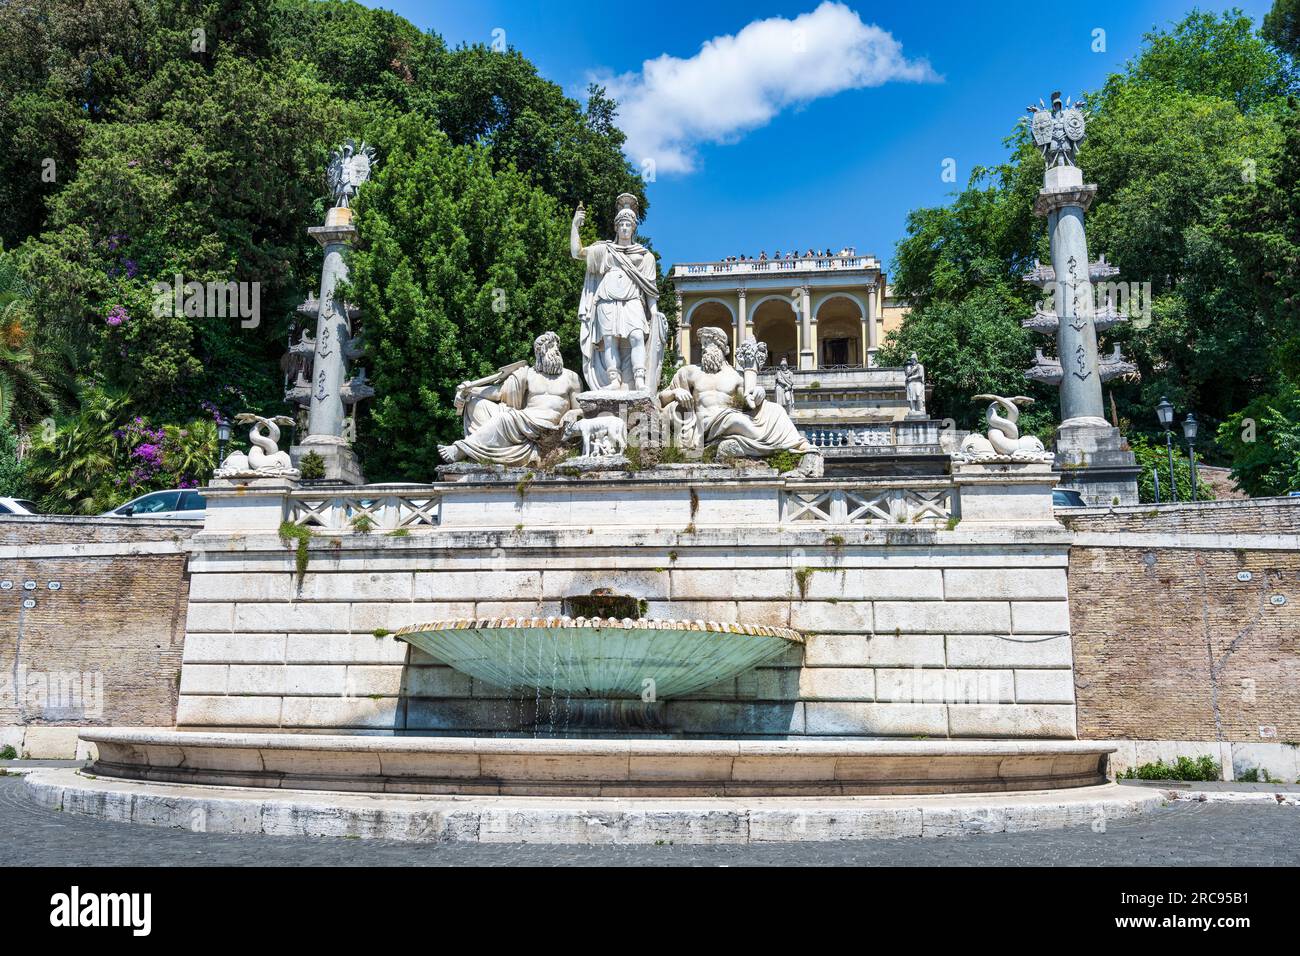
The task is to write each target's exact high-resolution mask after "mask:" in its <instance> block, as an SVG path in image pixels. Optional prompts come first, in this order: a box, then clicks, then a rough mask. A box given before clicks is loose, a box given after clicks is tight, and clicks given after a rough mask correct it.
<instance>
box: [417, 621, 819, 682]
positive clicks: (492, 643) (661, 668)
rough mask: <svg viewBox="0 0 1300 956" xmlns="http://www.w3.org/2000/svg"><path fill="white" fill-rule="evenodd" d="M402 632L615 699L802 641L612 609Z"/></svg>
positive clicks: (458, 658)
mask: <svg viewBox="0 0 1300 956" xmlns="http://www.w3.org/2000/svg"><path fill="white" fill-rule="evenodd" d="M395 636H396V637H398V638H399V639H401V640H404V641H406V642H407V643H409V644H411V645H412V646H414V647H418V648H419V649H420V650H422V651H424V652H425V653H426V654H428V655H429V656H431V657H433V658H434V659H436V660H439V661H442V662H444V663H446V664H449V665H450V666H452V667H454V668H455V669H456V670H458V671H462V672H464V673H466V674H469V675H470V676H471V677H475V678H478V679H479V680H482V681H486V682H488V683H489V684H494V685H496V686H497V687H501V688H508V689H511V690H519V691H522V690H527V691H530V692H531V691H533V690H535V689H540V690H541V691H543V692H547V693H555V694H563V695H565V696H569V697H579V698H582V697H588V698H601V699H609V700H647V699H648V700H657V699H663V698H669V697H680V696H681V695H683V694H690V693H693V692H695V691H697V690H701V689H702V688H705V687H708V686H709V685H710V684H715V683H717V682H718V681H722V680H726V679H727V678H729V677H735V676H736V675H737V674H740V673H743V672H744V671H746V670H748V669H749V668H751V667H754V666H755V665H757V664H762V663H764V662H766V661H769V660H772V659H773V658H774V657H777V656H779V655H780V654H781V653H782V652H784V651H785V650H787V649H788V648H790V647H792V646H797V645H800V644H802V643H803V635H801V634H800V633H799V632H798V631H795V630H791V629H790V628H788V627H766V626H760V625H748V624H724V623H718V622H716V621H678V620H658V619H646V618H638V619H635V620H633V619H631V618H621V619H619V618H612V617H611V618H601V617H590V618H588V617H532V618H510V617H503V618H491V619H484V620H459V621H434V622H431V623H428V624H412V625H410V626H408V627H404V628H402V629H401V630H400V631H398V632H397V634H396V635H395ZM647 694H649V695H651V696H647Z"/></svg>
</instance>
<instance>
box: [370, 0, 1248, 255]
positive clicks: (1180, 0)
mask: <svg viewBox="0 0 1300 956" xmlns="http://www.w3.org/2000/svg"><path fill="white" fill-rule="evenodd" d="M370 5H371V6H383V7H386V8H388V9H392V10H395V11H396V12H397V13H399V14H401V15H403V16H405V17H406V18H408V19H409V20H411V21H412V22H413V23H415V24H416V25H418V26H419V27H421V28H423V29H432V30H434V31H436V32H437V33H439V34H441V35H442V36H443V37H444V38H445V39H446V40H447V42H448V43H449V44H452V45H457V44H460V43H475V42H482V43H491V42H492V41H493V39H494V37H503V38H504V40H505V42H507V43H509V44H510V45H511V46H514V47H516V48H517V49H519V50H520V51H521V52H523V53H524V54H525V55H526V56H527V57H528V58H529V59H531V60H532V61H533V62H534V63H535V64H537V67H538V69H539V71H540V72H541V73H542V75H543V76H545V77H547V78H548V79H550V80H552V81H553V82H555V83H558V84H559V85H560V86H562V87H563V88H564V89H565V90H566V91H567V92H569V93H570V94H571V95H575V96H581V95H582V93H583V91H584V90H585V88H586V84H587V82H588V81H589V79H590V78H592V77H593V76H595V77H600V78H605V79H607V80H608V81H609V83H610V85H611V89H612V90H613V91H615V92H616V93H617V94H618V95H619V99H620V101H621V102H623V103H624V104H626V108H625V110H624V113H625V116H626V119H627V122H625V123H624V124H623V125H624V128H625V129H628V130H629V132H632V133H633V134H634V135H633V140H635V142H631V143H630V144H629V146H630V152H631V153H633V155H630V156H629V159H631V160H632V161H633V162H634V163H635V164H636V165H638V166H640V165H641V164H642V163H643V162H644V161H645V160H646V159H647V158H652V159H654V161H655V166H654V175H655V179H654V181H653V182H651V183H649V185H648V187H647V188H648V195H649V199H650V204H651V205H650V211H649V216H648V218H647V220H646V223H645V226H644V232H645V233H646V234H647V235H649V236H650V237H652V238H653V240H654V243H655V247H656V249H657V250H658V251H659V252H660V254H661V255H662V256H663V258H664V261H665V264H668V263H674V262H690V261H699V260H709V259H716V258H720V257H722V256H724V255H732V254H739V253H742V252H743V253H746V254H749V255H757V254H758V252H759V251H760V250H763V249H766V250H767V252H768V254H769V255H770V254H771V253H772V252H773V251H774V250H775V249H777V248H780V249H782V250H787V249H789V248H791V247H792V246H797V247H798V248H800V249H806V248H808V247H814V248H817V247H826V246H832V247H835V248H837V249H838V248H839V247H841V246H846V245H852V246H856V248H857V250H858V252H860V253H872V254H874V255H877V256H879V257H880V258H881V259H882V260H883V261H884V262H885V263H886V265H888V264H889V262H890V261H892V258H893V252H894V245H895V243H896V242H897V241H898V239H899V238H900V237H901V236H902V234H903V230H904V225H905V221H906V216H907V213H908V211H909V210H911V209H914V208H916V207H918V206H926V205H936V204H941V203H943V202H944V201H945V200H946V197H947V196H948V195H949V194H950V193H951V192H952V190H953V188H954V184H953V183H951V182H945V181H944V180H943V178H942V172H943V169H944V161H945V160H946V159H951V160H953V161H954V162H955V169H956V176H957V185H958V186H960V185H962V184H964V183H965V181H966V178H967V177H968V175H969V174H970V171H971V169H972V167H974V166H977V165H984V164H991V163H996V162H999V161H1000V160H1002V159H1003V158H1004V157H1005V155H1006V153H1005V149H1004V147H1003V146H1002V141H1003V139H1004V138H1005V137H1006V136H1007V134H1008V133H1009V132H1010V130H1011V128H1012V125H1013V124H1014V123H1015V121H1016V119H1017V118H1018V117H1019V116H1022V115H1024V111H1025V105H1026V104H1027V103H1029V102H1037V100H1038V98H1039V97H1043V98H1046V97H1047V96H1048V94H1049V93H1050V92H1051V91H1052V90H1053V89H1060V90H1062V91H1063V92H1065V93H1066V94H1075V95H1077V94H1078V93H1079V92H1082V91H1085V90H1088V89H1092V88H1096V87H1098V86H1100V85H1101V83H1102V81H1103V80H1104V79H1105V77H1106V75H1107V74H1109V73H1111V72H1114V71H1115V70H1117V69H1119V68H1120V67H1121V66H1122V65H1123V63H1124V62H1125V61H1126V60H1127V59H1128V58H1129V57H1131V56H1132V55H1134V54H1135V53H1136V52H1137V51H1138V49H1139V48H1140V46H1141V40H1142V35H1143V33H1144V32H1146V31H1148V30H1150V29H1151V28H1152V27H1154V26H1167V25H1169V24H1170V23H1172V22H1174V21H1176V20H1178V19H1180V18H1181V17H1182V16H1183V15H1184V14H1185V13H1186V12H1187V11H1188V10H1190V9H1192V8H1193V5H1192V4H1191V3H1190V2H1188V0H1172V2H1164V0H1150V2H1128V3H1124V2H1104V3H1097V2H1094V3H1079V4H1076V5H1064V6H1060V7H1052V6H1051V5H1048V4H1044V3H1042V2H1041V0H1039V2H1035V3H1030V2H1003V3H992V4H983V3H970V2H967V3H947V2H944V3H924V4H909V3H892V4H880V3H870V4H869V3H847V4H844V5H830V4H827V5H826V6H825V7H823V6H821V4H820V0H806V2H804V3H770V2H764V0H747V2H744V3H738V2H730V0H721V2H718V0H703V2H701V0H696V2H691V3H677V2H670V0H660V2H656V3H649V4H584V3H571V2H556V0H550V2H543V0H532V2H522V0H512V2H507V0H473V2H460V0H455V2H453V0H434V2H427V0H426V2H410V0H389V2H384V3H370ZM1236 5H1237V6H1240V7H1241V8H1242V9H1243V10H1244V11H1245V12H1246V13H1247V14H1248V15H1249V16H1251V17H1253V18H1254V19H1255V20H1256V22H1258V21H1259V20H1260V19H1261V18H1262V17H1263V15H1264V14H1265V13H1266V12H1267V11H1268V9H1269V8H1270V7H1271V0H1243V2H1240V3H1238V4H1236ZM1225 6H1226V5H1225ZM1202 8H1203V9H1211V10H1219V9H1223V8H1222V7H1218V6H1212V5H1210V6H1203V7H1202ZM772 18H781V19H782V20H784V21H787V22H784V23H782V22H775V23H765V24H761V25H757V26H753V27H751V24H754V22H755V21H768V20H771V19H772ZM746 27H751V28H750V29H749V30H746ZM877 28H878V29H877ZM1098 30H1103V31H1105V32H1104V47H1105V49H1104V51H1100V52H1094V49H1093V47H1094V46H1097V45H1100V44H1098V42H1097V41H1098V39H1099V37H1098V35H1097V34H1096V33H1095V31H1098ZM494 31H504V33H503V34H499V33H494ZM742 31H743V32H742ZM714 38H722V39H721V40H720V41H719V42H717V43H713V44H711V52H710V53H708V54H705V55H703V56H701V45H702V44H705V43H706V41H712V40H714ZM791 51H794V52H793V53H792V52H791ZM795 53H797V54H801V55H802V57H801V56H797V55H795ZM661 57H668V58H670V59H667V60H660V59H659V58H661ZM647 61H658V62H657V65H655V66H652V67H651V68H650V69H649V70H648V71H647V70H646V68H645V64H646V63H647ZM683 61H684V62H683Z"/></svg>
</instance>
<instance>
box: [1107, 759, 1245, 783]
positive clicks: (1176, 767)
mask: <svg viewBox="0 0 1300 956" xmlns="http://www.w3.org/2000/svg"><path fill="white" fill-rule="evenodd" d="M1119 776H1120V779H1122V780H1221V779H1222V778H1223V766H1222V765H1221V764H1220V763H1219V762H1218V761H1216V760H1214V759H1213V758H1212V757H1208V756H1207V757H1196V758H1192V757H1179V758H1178V759H1177V760H1175V761H1174V762H1173V763H1171V764H1169V763H1165V762H1164V761H1163V760H1156V761H1154V762H1153V763H1144V764H1142V765H1140V766H1138V767H1129V768H1128V769H1127V770H1125V771H1124V772H1123V773H1122V774H1120V775H1119Z"/></svg>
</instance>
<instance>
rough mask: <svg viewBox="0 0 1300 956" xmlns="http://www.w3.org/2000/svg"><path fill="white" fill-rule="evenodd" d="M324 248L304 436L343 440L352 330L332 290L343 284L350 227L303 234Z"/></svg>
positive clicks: (352, 233) (323, 228)
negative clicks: (347, 356) (347, 347)
mask: <svg viewBox="0 0 1300 956" xmlns="http://www.w3.org/2000/svg"><path fill="white" fill-rule="evenodd" d="M307 232H308V233H309V234H310V235H311V236H313V237H314V238H315V239H316V241H317V242H319V243H320V244H321V245H322V246H323V247H324V248H325V261H324V262H323V263H322V264H321V273H320V312H319V313H318V316H317V319H316V358H315V361H314V363H313V364H312V383H311V408H310V413H309V417H308V428H307V433H308V436H309V437H310V436H313V435H326V436H331V437H335V438H342V436H343V418H344V408H343V383H344V382H345V381H346V380H347V362H346V360H345V356H344V354H343V348H344V346H345V345H346V344H347V343H348V342H349V341H351V338H352V329H351V326H350V323H349V322H348V316H347V312H346V309H342V308H339V307H338V305H337V304H336V303H335V301H334V288H335V287H336V286H337V285H338V284H339V282H346V281H347V278H348V265H347V261H346V259H345V255H346V253H347V251H348V248H349V247H350V246H351V245H352V242H353V240H354V239H356V236H357V230H356V227H354V226H353V225H352V224H351V223H347V224H345V225H338V226H329V225H327V226H313V227H311V228H309V229H308V230H307Z"/></svg>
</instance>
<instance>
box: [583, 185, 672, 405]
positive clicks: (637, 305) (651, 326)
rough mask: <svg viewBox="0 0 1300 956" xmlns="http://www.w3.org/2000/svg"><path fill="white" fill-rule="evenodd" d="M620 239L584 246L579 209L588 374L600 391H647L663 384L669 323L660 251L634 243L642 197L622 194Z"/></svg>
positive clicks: (585, 375)
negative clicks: (664, 311)
mask: <svg viewBox="0 0 1300 956" xmlns="http://www.w3.org/2000/svg"><path fill="white" fill-rule="evenodd" d="M617 203H618V211H617V213H616V214H615V216H614V232H615V237H616V238H615V239H614V240H612V241H610V240H600V241H598V242H593V243H592V244H591V245H589V246H584V245H582V240H581V238H580V237H579V231H580V230H581V228H582V224H583V222H584V221H585V220H586V215H587V214H586V211H585V210H584V209H583V208H582V206H581V205H579V206H578V209H577V212H575V213H574V214H573V226H572V229H571V230H570V234H569V251H570V253H571V254H572V255H573V258H575V259H582V260H584V261H585V262H586V264H587V277H586V279H585V281H584V282H583V285H582V298H581V300H580V301H579V303H578V321H579V322H580V324H581V329H582V334H581V339H580V342H581V347H582V377H583V379H585V380H586V383H587V387H588V388H590V389H592V390H594V391H638V392H641V391H645V390H646V389H647V388H654V387H657V386H658V384H659V370H660V368H661V367H662V366H663V360H664V343H665V342H666V341H667V338H668V323H667V320H666V319H665V318H664V316H663V314H662V313H661V312H660V311H659V309H658V302H659V287H658V285H657V281H658V278H659V271H658V268H657V266H656V264H655V256H654V253H653V252H651V251H650V250H649V249H647V248H646V247H645V246H643V245H640V244H639V243H636V242H633V236H635V235H636V227H637V219H638V216H637V204H636V197H635V196H632V195H631V194H629V193H623V194H622V195H621V196H619V197H618V200H617Z"/></svg>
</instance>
